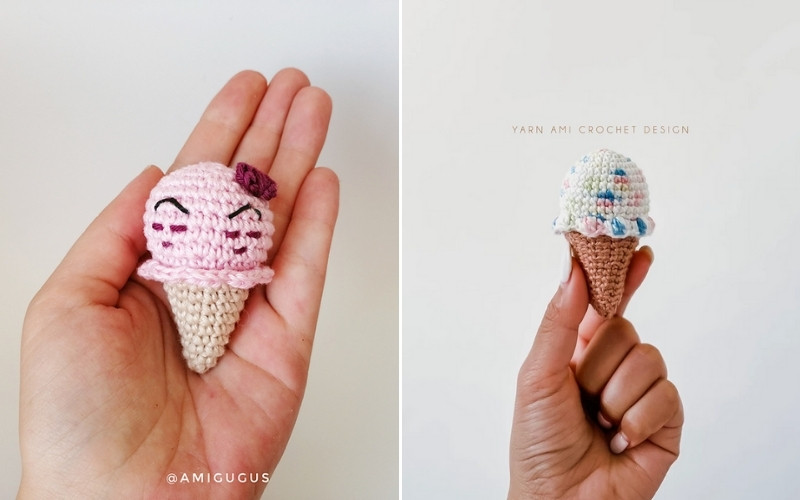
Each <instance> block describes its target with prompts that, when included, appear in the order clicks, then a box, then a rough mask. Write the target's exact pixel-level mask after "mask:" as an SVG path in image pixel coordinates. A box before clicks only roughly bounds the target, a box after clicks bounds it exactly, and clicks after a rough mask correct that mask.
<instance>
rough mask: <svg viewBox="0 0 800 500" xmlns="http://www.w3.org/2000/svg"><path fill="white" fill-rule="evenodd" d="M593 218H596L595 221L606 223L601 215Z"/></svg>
mask: <svg viewBox="0 0 800 500" xmlns="http://www.w3.org/2000/svg"><path fill="white" fill-rule="evenodd" d="M595 217H597V220H599V221H600V222H605V221H606V218H605V217H603V216H602V215H600V214H597V215H596V216H595Z"/></svg>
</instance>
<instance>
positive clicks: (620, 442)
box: [609, 432, 630, 455]
mask: <svg viewBox="0 0 800 500" xmlns="http://www.w3.org/2000/svg"><path fill="white" fill-rule="evenodd" d="M628 444H630V443H629V442H628V438H626V437H625V435H624V434H623V433H621V432H618V433H617V435H616V436H614V437H613V438H612V439H611V444H610V445H609V447H610V448H611V453H615V454H617V455H619V454H620V453H622V452H623V451H625V449H626V448H627V447H628Z"/></svg>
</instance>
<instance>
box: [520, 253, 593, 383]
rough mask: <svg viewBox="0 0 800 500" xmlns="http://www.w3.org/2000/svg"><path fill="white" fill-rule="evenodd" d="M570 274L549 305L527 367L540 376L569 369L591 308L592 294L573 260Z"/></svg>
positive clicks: (570, 261)
mask: <svg viewBox="0 0 800 500" xmlns="http://www.w3.org/2000/svg"><path fill="white" fill-rule="evenodd" d="M569 263H570V272H569V276H568V278H567V280H566V281H565V282H563V283H561V286H560V287H559V289H558V291H557V292H556V294H555V295H554V296H553V298H552V299H551V300H550V303H549V304H548V305H547V310H546V311H545V313H544V318H542V323H541V325H540V326H539V331H538V332H537V333H536V339H535V340H534V342H533V348H532V349H531V352H530V354H529V355H528V360H527V361H526V364H527V365H528V366H529V367H531V368H534V369H536V370H537V371H538V372H539V374H540V375H542V376H548V375H554V374H560V373H562V372H563V370H564V369H565V368H568V367H569V363H570V360H571V359H572V354H573V352H574V351H575V344H576V343H577V341H578V326H579V325H580V323H581V320H583V317H584V316H585V315H586V309H587V308H588V307H589V293H588V291H587V289H586V280H585V279H584V276H583V272H582V271H581V268H580V265H578V263H577V262H576V261H575V259H573V258H571V257H570V260H569Z"/></svg>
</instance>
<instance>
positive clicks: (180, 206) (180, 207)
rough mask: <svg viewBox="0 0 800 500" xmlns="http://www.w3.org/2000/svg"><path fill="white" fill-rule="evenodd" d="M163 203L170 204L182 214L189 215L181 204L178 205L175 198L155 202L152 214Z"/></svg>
mask: <svg viewBox="0 0 800 500" xmlns="http://www.w3.org/2000/svg"><path fill="white" fill-rule="evenodd" d="M163 203H170V204H172V205H175V208H177V209H178V210H180V211H181V212H183V213H185V214H188V213H189V211H188V210H187V209H186V207H184V206H183V205H181V204H180V202H179V201H178V200H176V199H175V198H172V197H170V198H164V199H163V200H158V201H157V202H156V206H155V207H153V211H154V212H156V211H158V207H160V206H161V205H162V204H163Z"/></svg>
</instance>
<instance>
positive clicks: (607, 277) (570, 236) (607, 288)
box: [565, 231, 639, 318]
mask: <svg viewBox="0 0 800 500" xmlns="http://www.w3.org/2000/svg"><path fill="white" fill-rule="evenodd" d="M565 236H566V238H567V241H569V244H570V246H571V247H572V251H573V253H574V254H575V257H576V258H577V259H578V262H579V263H580V265H581V268H582V269H583V272H584V274H585V275H586V280H587V281H588V284H589V303H590V304H591V305H592V307H594V309H595V311H597V312H598V314H600V315H601V316H603V317H606V318H610V317H611V316H613V315H614V313H616V312H617V308H618V307H619V304H620V301H621V300H622V292H623V291H624V290H625V277H626V276H627V274H628V265H629V264H630V262H631V257H632V256H633V252H634V251H636V246H637V245H638V244H639V238H635V237H628V238H621V239H615V238H610V237H608V236H598V237H596V238H589V237H588V236H584V235H582V234H581V233H578V232H575V231H570V232H569V233H566V235H565Z"/></svg>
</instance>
